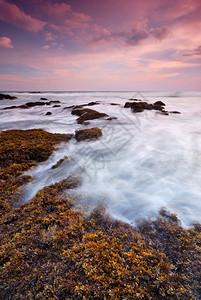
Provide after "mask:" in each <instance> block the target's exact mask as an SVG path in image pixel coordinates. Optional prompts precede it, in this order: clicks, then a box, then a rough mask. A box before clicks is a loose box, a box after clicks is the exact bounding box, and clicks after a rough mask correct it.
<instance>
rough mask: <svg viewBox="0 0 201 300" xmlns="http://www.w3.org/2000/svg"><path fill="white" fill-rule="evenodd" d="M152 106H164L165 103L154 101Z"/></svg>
mask: <svg viewBox="0 0 201 300" xmlns="http://www.w3.org/2000/svg"><path fill="white" fill-rule="evenodd" d="M154 105H160V106H165V103H164V102H162V101H156V102H155V103H154Z"/></svg>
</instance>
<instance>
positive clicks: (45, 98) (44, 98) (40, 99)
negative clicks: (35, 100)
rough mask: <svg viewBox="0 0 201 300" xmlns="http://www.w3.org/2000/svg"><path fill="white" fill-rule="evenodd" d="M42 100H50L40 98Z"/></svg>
mask: <svg viewBox="0 0 201 300" xmlns="http://www.w3.org/2000/svg"><path fill="white" fill-rule="evenodd" d="M40 100H48V99H47V98H40Z"/></svg>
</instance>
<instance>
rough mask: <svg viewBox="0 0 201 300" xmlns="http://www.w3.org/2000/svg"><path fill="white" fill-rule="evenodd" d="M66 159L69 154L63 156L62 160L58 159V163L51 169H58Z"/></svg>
mask: <svg viewBox="0 0 201 300" xmlns="http://www.w3.org/2000/svg"><path fill="white" fill-rule="evenodd" d="M66 159H68V156H64V157H63V158H61V159H60V160H58V161H57V162H56V164H55V165H53V166H52V168H51V169H56V168H58V167H59V166H60V165H61V164H62V163H63V162H64V161H65V160H66Z"/></svg>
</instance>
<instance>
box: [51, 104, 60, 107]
mask: <svg viewBox="0 0 201 300" xmlns="http://www.w3.org/2000/svg"><path fill="white" fill-rule="evenodd" d="M52 107H61V105H58V104H55V105H53V106H52Z"/></svg>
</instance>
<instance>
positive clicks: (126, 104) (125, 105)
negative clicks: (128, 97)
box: [124, 102, 132, 108]
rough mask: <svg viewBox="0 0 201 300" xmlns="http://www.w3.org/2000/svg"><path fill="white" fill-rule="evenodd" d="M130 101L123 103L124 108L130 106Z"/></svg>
mask: <svg viewBox="0 0 201 300" xmlns="http://www.w3.org/2000/svg"><path fill="white" fill-rule="evenodd" d="M131 104H132V102H126V103H125V104H124V108H130V107H131Z"/></svg>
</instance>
